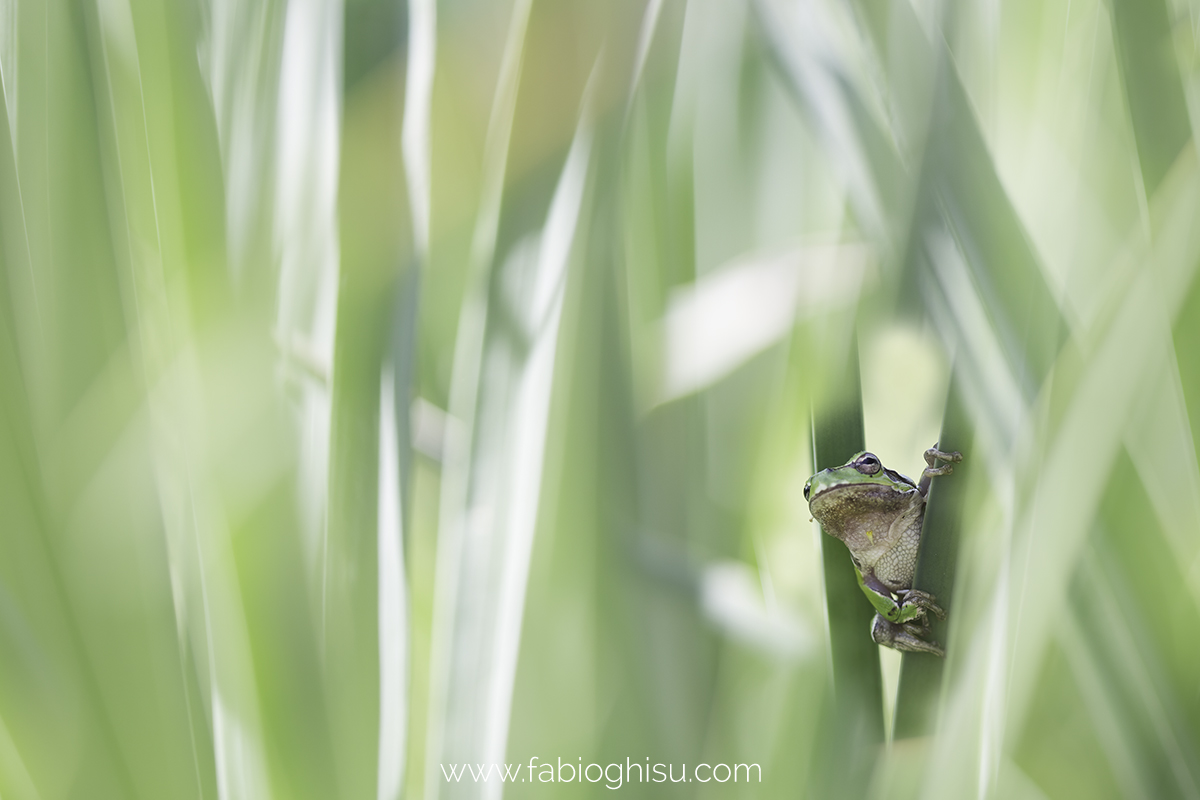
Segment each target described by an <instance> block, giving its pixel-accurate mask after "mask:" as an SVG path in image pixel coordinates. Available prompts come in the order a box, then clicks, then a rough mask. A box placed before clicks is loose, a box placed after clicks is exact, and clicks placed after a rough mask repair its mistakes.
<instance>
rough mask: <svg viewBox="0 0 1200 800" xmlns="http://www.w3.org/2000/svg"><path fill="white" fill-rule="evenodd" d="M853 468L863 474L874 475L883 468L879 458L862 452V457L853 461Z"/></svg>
mask: <svg viewBox="0 0 1200 800" xmlns="http://www.w3.org/2000/svg"><path fill="white" fill-rule="evenodd" d="M854 468H855V469H857V470H858V471H859V472H861V473H862V474H863V475H874V474H876V473H877V472H879V470H881V469H882V468H883V465H882V464H880V463H879V459H878V458H876V457H875V456H873V455H872V454H870V453H864V454H863V456H862V458H860V459H859V460H858V461H856V462H855V463H854Z"/></svg>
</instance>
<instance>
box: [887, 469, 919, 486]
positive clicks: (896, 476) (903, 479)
mask: <svg viewBox="0 0 1200 800" xmlns="http://www.w3.org/2000/svg"><path fill="white" fill-rule="evenodd" d="M883 471H884V472H885V473H886V474H887V476H888V477H889V478H891V479H892V480H894V481H895V482H896V483H903V484H905V485H907V486H911V487H913V488H914V489H915V488H917V485H916V484H915V483H913V482H912V478H909V477H907V476H904V475H901V474H900V473H899V472H896V470H894V469H888V468H887V467H884V468H883Z"/></svg>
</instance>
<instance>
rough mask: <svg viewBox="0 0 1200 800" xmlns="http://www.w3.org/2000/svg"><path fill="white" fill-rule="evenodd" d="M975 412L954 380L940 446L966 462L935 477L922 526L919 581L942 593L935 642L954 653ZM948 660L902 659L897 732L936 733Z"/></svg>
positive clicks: (910, 734) (916, 577)
mask: <svg viewBox="0 0 1200 800" xmlns="http://www.w3.org/2000/svg"><path fill="white" fill-rule="evenodd" d="M970 425H971V422H970V416H969V414H968V413H967V409H966V406H965V403H964V402H963V398H962V395H961V387H958V386H956V385H954V382H953V381H952V382H951V387H950V394H949V400H948V403H947V408H946V417H945V423H944V424H943V426H942V434H941V436H940V437H939V439H938V447H939V449H941V450H944V451H948V452H954V451H957V452H960V453H962V455H963V462H962V463H961V464H956V465H955V467H954V472H953V473H952V474H951V475H950V476H948V477H947V476H942V477H940V478H934V479H933V484H932V485H931V486H930V489H929V496H928V506H927V508H926V511H925V526H924V528H923V529H922V531H921V552H920V558H919V560H918V561H917V571H916V573H915V574H914V576H913V586H914V587H915V588H917V589H921V590H922V591H926V592H929V593H931V594H933V595H934V596H935V597H937V600H938V604H939V605H940V606H941V607H942V608H943V609H945V611H946V614H947V617H948V618H947V620H945V621H943V620H939V619H937V618H935V617H933V618H931V619H930V628H931V630H932V636H931V637H930V638H932V639H933V640H934V641H936V642H938V643H939V644H941V645H942V647H944V648H946V651H947V658H949V657H951V655H950V654H951V648H952V646H953V645H952V643H951V641H950V640H949V639H948V638H947V637H948V634H949V632H950V629H951V628H950V620H951V619H953V617H952V616H951V615H953V613H954V610H953V609H954V579H955V574H956V569H957V566H958V550H959V542H960V539H961V538H962V532H961V530H960V529H961V526H962V519H963V512H964V504H965V502H966V497H967V491H966V488H967V487H966V484H967V481H968V480H970V477H971V467H972V466H973V465H972V460H973V458H972V456H973V454H972V452H971V447H970V443H971V440H972V431H971V427H970ZM945 668H946V661H945V660H944V659H941V658H937V657H936V656H930V655H927V654H924V653H905V654H904V655H903V658H902V660H901V663H900V684H899V686H898V688H897V690H896V711H895V717H894V720H893V723H892V724H893V727H892V732H893V733H892V736H893V738H894V739H905V738H909V737H913V736H928V735H931V734H933V733H934V730H935V726H936V722H937V714H938V705H939V702H940V698H941V690H942V680H943V675H944V673H945Z"/></svg>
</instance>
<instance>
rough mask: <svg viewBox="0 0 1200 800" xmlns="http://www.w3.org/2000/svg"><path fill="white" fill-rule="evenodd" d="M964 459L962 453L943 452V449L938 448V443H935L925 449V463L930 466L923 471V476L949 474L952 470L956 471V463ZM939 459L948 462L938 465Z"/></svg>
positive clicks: (931, 476) (930, 476)
mask: <svg viewBox="0 0 1200 800" xmlns="http://www.w3.org/2000/svg"><path fill="white" fill-rule="evenodd" d="M962 460H963V457H962V453H955V452H949V453H948V452H943V451H942V450H938V448H937V445H934V446H933V447H931V448H929V449H928V450H926V451H925V463H926V464H928V465H929V466H928V467H926V468H925V472H924V473H922V475H921V477H922V478H933V477H936V476H938V475H949V474H950V473H951V472H954V465H955V464H957V463H958V462H959V461H962ZM938 461H945V462H946V463H945V464H943V465H942V466H940V467H939V466H937V462H938Z"/></svg>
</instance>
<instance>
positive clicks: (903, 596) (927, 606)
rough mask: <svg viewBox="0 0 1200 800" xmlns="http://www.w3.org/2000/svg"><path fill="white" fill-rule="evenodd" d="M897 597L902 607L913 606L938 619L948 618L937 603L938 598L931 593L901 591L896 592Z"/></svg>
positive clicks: (911, 590)
mask: <svg viewBox="0 0 1200 800" xmlns="http://www.w3.org/2000/svg"><path fill="white" fill-rule="evenodd" d="M896 596H897V597H899V598H900V603H901V605H906V606H907V605H913V606H916V607H917V608H919V609H921V610H922V611H925V612H928V613H930V614H933V615H934V616H935V617H937V618H938V619H945V618H946V612H945V611H944V610H943V609H942V607H941V606H939V605H938V604H937V602H936V600H937V598H936V597H934V596H933V595H931V594H930V593H929V592H922V591H921V590H920V589H901V590H899V591H898V592H896Z"/></svg>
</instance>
